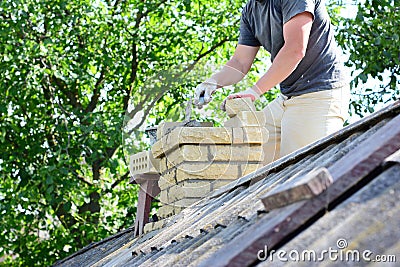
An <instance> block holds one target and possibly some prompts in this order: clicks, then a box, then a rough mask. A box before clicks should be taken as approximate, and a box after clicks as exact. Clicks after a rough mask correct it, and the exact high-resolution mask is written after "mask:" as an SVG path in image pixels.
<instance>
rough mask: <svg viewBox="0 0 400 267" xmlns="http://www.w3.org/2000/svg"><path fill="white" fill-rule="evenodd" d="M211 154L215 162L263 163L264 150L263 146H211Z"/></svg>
mask: <svg viewBox="0 0 400 267" xmlns="http://www.w3.org/2000/svg"><path fill="white" fill-rule="evenodd" d="M210 154H211V155H212V160H213V161H240V162H248V161H262V160H263V148H262V146H261V145H252V146H249V145H239V146H238V145H235V146H224V145H215V146H210Z"/></svg>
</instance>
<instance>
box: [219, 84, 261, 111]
mask: <svg viewBox="0 0 400 267" xmlns="http://www.w3.org/2000/svg"><path fill="white" fill-rule="evenodd" d="M244 97H249V98H251V101H253V102H254V101H256V100H259V99H260V93H259V92H257V91H256V90H254V89H253V88H249V89H247V90H245V91H241V92H238V93H234V94H231V95H228V96H227V97H226V98H225V99H224V101H223V102H222V104H221V109H222V110H223V111H226V110H225V103H226V100H228V99H234V98H244Z"/></svg>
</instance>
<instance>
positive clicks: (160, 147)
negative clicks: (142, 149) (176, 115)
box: [151, 137, 171, 158]
mask: <svg viewBox="0 0 400 267" xmlns="http://www.w3.org/2000/svg"><path fill="white" fill-rule="evenodd" d="M167 144H168V143H167V137H163V138H161V139H160V140H158V141H157V142H155V143H154V144H153V146H152V147H151V153H152V154H153V157H154V158H161V157H162V156H164V155H165V153H167V152H168V151H169V150H170V149H171V148H170V147H169V146H167Z"/></svg>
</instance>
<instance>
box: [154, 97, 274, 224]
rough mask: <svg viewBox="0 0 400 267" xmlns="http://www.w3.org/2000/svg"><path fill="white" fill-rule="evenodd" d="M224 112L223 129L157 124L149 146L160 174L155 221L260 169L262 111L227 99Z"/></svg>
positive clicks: (264, 132) (243, 101) (244, 101)
mask: <svg viewBox="0 0 400 267" xmlns="http://www.w3.org/2000/svg"><path fill="white" fill-rule="evenodd" d="M226 109H227V114H228V116H229V117H230V119H229V120H228V121H227V122H226V123H225V125H224V126H225V127H179V126H178V127H177V126H176V125H175V124H171V125H160V126H159V131H158V134H157V139H158V141H157V142H156V143H155V144H154V145H153V147H152V153H153V156H154V158H155V159H156V162H157V166H155V167H156V169H157V170H158V171H159V173H160V174H161V177H160V180H159V182H158V184H159V187H160V189H161V193H160V203H161V205H162V206H161V207H160V208H159V210H158V214H157V215H158V217H160V218H166V217H169V216H171V215H174V214H177V213H179V212H180V211H181V210H182V209H184V208H185V207H188V206H190V205H191V204H193V203H195V202H197V201H198V200H200V199H201V198H203V197H205V196H206V195H207V194H209V193H210V192H212V191H213V190H215V189H217V188H219V187H221V186H223V185H226V184H228V183H230V182H232V181H233V180H235V179H237V178H239V177H242V176H244V175H247V174H249V173H251V172H253V171H255V170H257V169H258V168H259V167H260V166H261V162H262V161H263V149H262V145H263V143H265V141H266V140H267V138H268V132H267V130H266V129H265V127H264V126H263V125H264V124H265V119H264V116H263V113H262V112H258V111H256V110H255V107H254V105H253V103H252V102H251V101H249V100H247V98H244V99H233V100H229V101H227V103H226ZM171 127H175V128H173V129H172V130H171V129H170V128H171Z"/></svg>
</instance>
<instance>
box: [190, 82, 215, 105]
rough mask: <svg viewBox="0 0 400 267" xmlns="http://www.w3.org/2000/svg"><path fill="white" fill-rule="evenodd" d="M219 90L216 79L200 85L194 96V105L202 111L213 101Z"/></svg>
mask: <svg viewBox="0 0 400 267" xmlns="http://www.w3.org/2000/svg"><path fill="white" fill-rule="evenodd" d="M216 90H217V82H216V81H215V80H214V79H208V80H206V81H205V82H203V83H201V84H199V85H198V86H197V88H196V91H195V95H194V105H195V106H197V108H199V109H201V108H202V107H203V106H204V105H207V104H208V103H210V101H211V100H212V96H211V95H212V94H213V93H214V92H215V91H216Z"/></svg>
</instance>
